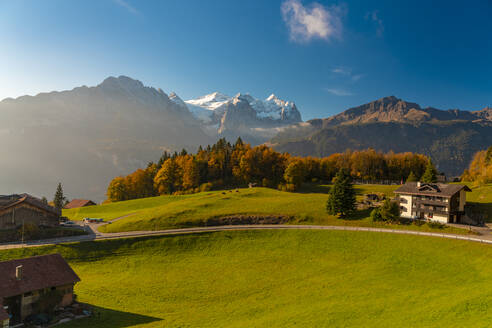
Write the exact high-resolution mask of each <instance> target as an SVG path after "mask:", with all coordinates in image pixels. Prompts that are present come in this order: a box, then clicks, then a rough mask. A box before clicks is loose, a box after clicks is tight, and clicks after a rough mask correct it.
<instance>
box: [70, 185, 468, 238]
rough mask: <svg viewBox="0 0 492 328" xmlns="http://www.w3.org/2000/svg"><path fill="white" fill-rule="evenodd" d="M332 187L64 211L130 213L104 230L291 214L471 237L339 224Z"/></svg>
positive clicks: (297, 219)
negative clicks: (330, 210) (329, 209)
mask: <svg viewBox="0 0 492 328" xmlns="http://www.w3.org/2000/svg"><path fill="white" fill-rule="evenodd" d="M397 187H398V186H381V185H363V186H360V185H357V186H355V188H356V191H357V194H358V197H359V198H360V197H363V195H364V194H366V193H369V192H380V193H385V194H386V195H388V196H393V190H395V189H396V188H397ZM328 189H329V187H328V186H319V185H312V186H308V187H307V188H306V189H305V190H304V191H303V192H301V193H288V192H282V191H278V190H274V189H269V188H251V189H249V188H248V189H238V192H236V191H235V190H232V191H211V192H203V193H198V194H192V195H183V196H161V197H153V198H146V199H138V200H131V201H126V202H118V203H112V204H106V205H100V206H91V207H84V208H80V209H75V210H68V211H64V215H66V216H68V217H70V218H71V219H74V220H79V219H81V218H83V217H86V216H88V217H100V218H104V219H105V220H111V219H114V218H117V217H121V216H125V215H129V216H128V217H126V218H124V219H121V220H118V221H116V222H114V223H112V224H110V225H106V226H103V227H101V228H100V230H101V231H103V232H121V231H141V230H164V229H172V228H187V227H193V226H206V225H208V222H209V220H211V219H215V218H219V217H224V216H232V215H286V216H292V217H293V219H292V220H291V222H290V223H293V224H321V225H354V226H376V227H398V228H401V229H416V230H422V231H436V230H438V231H445V232H452V233H467V231H466V230H463V229H457V228H451V227H446V228H444V229H431V228H430V227H429V226H427V225H423V226H421V227H417V226H415V225H388V224H384V223H374V222H372V221H370V219H369V211H360V212H358V213H357V215H356V216H355V217H354V218H353V219H351V220H340V219H337V218H336V217H334V216H331V215H328V214H327V213H326V209H325V206H326V200H327V195H326V192H327V190H328Z"/></svg>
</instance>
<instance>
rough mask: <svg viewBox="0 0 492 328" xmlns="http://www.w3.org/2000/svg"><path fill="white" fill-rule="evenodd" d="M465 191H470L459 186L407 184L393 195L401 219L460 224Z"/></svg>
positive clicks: (463, 208) (463, 209)
mask: <svg viewBox="0 0 492 328" xmlns="http://www.w3.org/2000/svg"><path fill="white" fill-rule="evenodd" d="M467 191H471V189H470V188H468V187H467V186H465V185H459V184H445V183H422V182H407V183H405V184H404V185H402V186H400V187H399V188H398V189H396V190H395V194H397V196H398V201H399V203H400V210H401V216H402V217H403V218H408V219H422V220H432V221H439V222H442V223H460V222H461V218H462V216H463V215H464V213H465V204H466V192H467Z"/></svg>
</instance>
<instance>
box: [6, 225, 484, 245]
mask: <svg viewBox="0 0 492 328" xmlns="http://www.w3.org/2000/svg"><path fill="white" fill-rule="evenodd" d="M291 229H297V230H346V231H373V232H385V233H396V234H406V235H418V236H431V237H439V238H448V239H460V240H468V241H473V242H479V243H486V244H492V238H491V237H489V236H486V237H485V236H477V237H472V236H464V235H454V234H444V233H435V232H421V231H412V230H396V229H380V228H366V227H347V226H318V225H232V226H216V227H197V228H185V229H170V230H159V231H132V232H117V233H100V232H98V231H97V230H96V229H95V231H96V233H93V234H90V235H84V236H74V237H64V238H57V239H46V240H41V241H31V242H26V243H24V244H21V243H11V244H4V245H0V249H12V248H23V247H39V246H44V245H56V244H64V243H72V242H79V241H90V240H104V239H119V238H135V237H144V236H164V235H180V234H190V233H203V232H213V231H229V230H291ZM93 231H94V230H93ZM484 237H485V238H484ZM486 238H487V239H486Z"/></svg>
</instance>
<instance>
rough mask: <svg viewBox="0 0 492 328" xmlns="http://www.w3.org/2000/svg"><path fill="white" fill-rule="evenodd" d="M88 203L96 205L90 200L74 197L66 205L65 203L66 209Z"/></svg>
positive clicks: (88, 204) (87, 204)
mask: <svg viewBox="0 0 492 328" xmlns="http://www.w3.org/2000/svg"><path fill="white" fill-rule="evenodd" d="M90 205H96V203H94V202H93V201H92V200H89V199H74V200H72V201H71V202H70V203H68V204H67V205H65V208H66V209H70V208H78V207H84V206H90Z"/></svg>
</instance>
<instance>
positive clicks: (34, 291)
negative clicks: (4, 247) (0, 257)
mask: <svg viewBox="0 0 492 328" xmlns="http://www.w3.org/2000/svg"><path fill="white" fill-rule="evenodd" d="M79 281H80V278H79V277H78V276H77V274H76V273H75V272H74V271H73V270H72V268H71V267H70V265H68V263H67V262H66V261H65V260H64V259H63V257H62V256H61V255H60V254H51V255H43V256H34V257H30V258H25V259H19V260H12V261H5V262H0V328H4V327H9V325H11V326H14V325H16V324H19V323H21V322H22V321H23V320H24V319H25V318H26V317H27V316H29V315H31V314H36V313H37V311H38V310H37V309H38V308H39V306H37V303H38V302H43V295H46V294H47V293H49V292H53V291H55V292H57V293H58V294H59V296H60V300H61V301H60V303H59V304H58V305H59V306H67V305H71V304H72V303H73V301H74V293H73V287H74V285H75V284H76V283H77V282H79Z"/></svg>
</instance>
